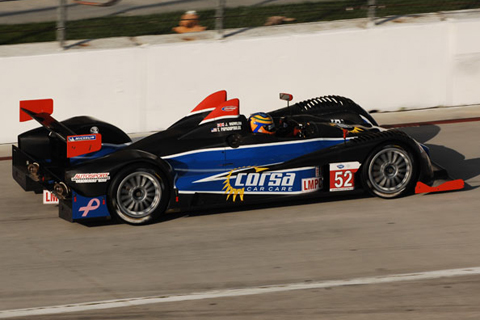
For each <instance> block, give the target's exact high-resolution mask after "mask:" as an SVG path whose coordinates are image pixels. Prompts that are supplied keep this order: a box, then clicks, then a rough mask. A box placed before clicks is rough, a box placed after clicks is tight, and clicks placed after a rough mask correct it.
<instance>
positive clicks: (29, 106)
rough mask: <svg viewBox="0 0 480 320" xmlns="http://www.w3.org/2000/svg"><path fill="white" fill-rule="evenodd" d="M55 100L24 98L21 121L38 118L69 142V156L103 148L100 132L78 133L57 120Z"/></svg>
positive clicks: (46, 127) (21, 103) (49, 129)
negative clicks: (54, 108)
mask: <svg viewBox="0 0 480 320" xmlns="http://www.w3.org/2000/svg"><path fill="white" fill-rule="evenodd" d="M52 113H53V100H52V99H40V100H23V101H20V122H24V121H29V120H32V119H34V120H36V121H37V122H38V123H40V124H41V125H42V126H43V127H44V128H45V129H47V130H48V131H50V132H51V134H53V135H54V136H56V137H57V138H59V139H60V140H62V141H64V142H65V143H66V144H67V157H68V158H72V157H76V156H80V155H83V154H87V153H90V152H94V151H98V150H100V149H101V148H102V136H101V135H100V134H87V135H77V134H76V133H75V132H73V131H72V130H71V129H70V128H68V127H66V126H65V125H63V124H62V123H60V122H58V121H57V120H55V119H54V118H53V117H52V116H51V114H52Z"/></svg>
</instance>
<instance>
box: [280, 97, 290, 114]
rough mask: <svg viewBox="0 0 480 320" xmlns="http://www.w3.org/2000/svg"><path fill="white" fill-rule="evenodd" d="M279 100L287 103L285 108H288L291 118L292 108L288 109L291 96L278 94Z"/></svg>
mask: <svg viewBox="0 0 480 320" xmlns="http://www.w3.org/2000/svg"><path fill="white" fill-rule="evenodd" d="M280 100H285V101H287V108H288V111H289V112H290V117H291V116H292V108H290V101H292V100H293V95H291V94H290V93H280Z"/></svg>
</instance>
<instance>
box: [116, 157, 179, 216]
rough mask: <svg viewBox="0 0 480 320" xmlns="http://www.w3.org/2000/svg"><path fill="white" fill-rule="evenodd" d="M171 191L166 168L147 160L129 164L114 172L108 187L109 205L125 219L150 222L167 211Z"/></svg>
mask: <svg viewBox="0 0 480 320" xmlns="http://www.w3.org/2000/svg"><path fill="white" fill-rule="evenodd" d="M169 193H170V192H169V189H168V184H167V179H166V176H165V174H164V173H163V172H161V171H160V170H158V169H157V168H155V167H154V166H151V165H148V164H134V165H130V166H128V167H126V168H125V169H123V170H121V171H120V172H119V173H118V174H116V175H115V177H114V178H113V180H112V182H111V184H110V186H109V188H108V204H109V209H110V211H111V212H112V213H113V214H114V215H115V216H116V217H117V218H119V219H121V220H122V221H124V222H127V223H130V224H135V225H140V224H147V223H151V222H154V221H156V220H157V219H158V218H159V216H160V215H161V214H162V213H164V212H165V209H166V207H167V205H168V199H169Z"/></svg>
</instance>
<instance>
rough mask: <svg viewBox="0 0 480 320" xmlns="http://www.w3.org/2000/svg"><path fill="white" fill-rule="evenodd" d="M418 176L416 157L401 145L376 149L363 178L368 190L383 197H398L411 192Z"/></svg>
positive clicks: (366, 164) (369, 159) (363, 173)
mask: <svg viewBox="0 0 480 320" xmlns="http://www.w3.org/2000/svg"><path fill="white" fill-rule="evenodd" d="M416 176H417V165H416V161H415V158H414V157H413V155H412V154H411V152H409V151H408V150H407V149H405V148H403V147H401V146H399V145H385V146H382V147H380V148H378V149H376V151H374V152H373V153H372V154H371V155H370V157H369V158H368V160H367V161H366V162H365V166H364V168H363V171H362V178H363V179H362V180H363V181H364V183H365V184H366V187H367V189H368V191H369V192H370V193H371V194H373V195H375V196H379V197H381V198H396V197H400V196H403V195H405V194H407V193H409V192H411V191H412V190H413V186H414V183H415V181H416Z"/></svg>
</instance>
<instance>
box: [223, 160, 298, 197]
mask: <svg viewBox="0 0 480 320" xmlns="http://www.w3.org/2000/svg"><path fill="white" fill-rule="evenodd" d="M254 169H255V172H248V173H247V172H242V173H237V175H236V176H234V177H232V174H233V172H234V170H232V171H230V172H229V174H228V176H227V178H226V180H225V182H224V184H225V186H224V187H223V190H225V194H227V200H228V199H229V198H230V196H233V201H235V199H236V197H237V195H238V196H240V200H241V201H243V195H244V194H245V192H252V193H256V192H258V193H261V192H272V193H275V192H292V191H293V185H294V183H295V177H296V174H295V173H293V172H262V171H265V170H268V168H259V167H254Z"/></svg>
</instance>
